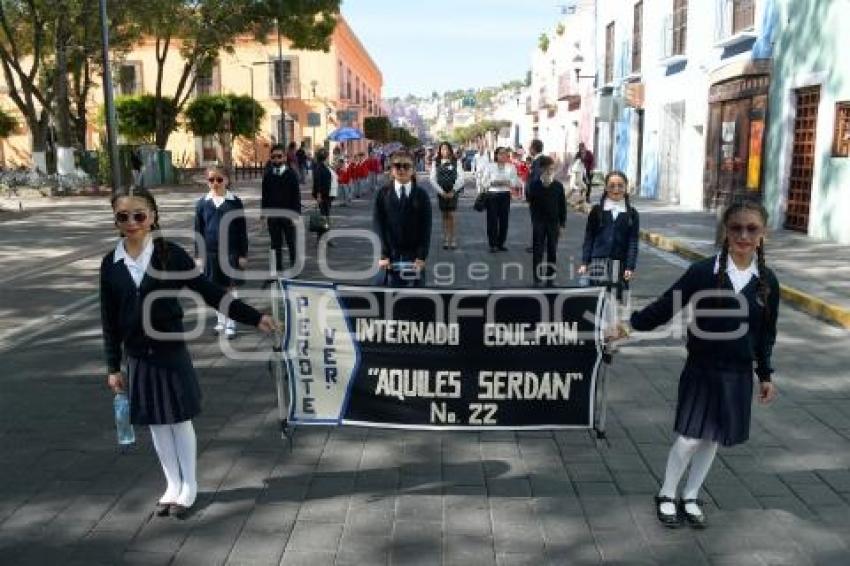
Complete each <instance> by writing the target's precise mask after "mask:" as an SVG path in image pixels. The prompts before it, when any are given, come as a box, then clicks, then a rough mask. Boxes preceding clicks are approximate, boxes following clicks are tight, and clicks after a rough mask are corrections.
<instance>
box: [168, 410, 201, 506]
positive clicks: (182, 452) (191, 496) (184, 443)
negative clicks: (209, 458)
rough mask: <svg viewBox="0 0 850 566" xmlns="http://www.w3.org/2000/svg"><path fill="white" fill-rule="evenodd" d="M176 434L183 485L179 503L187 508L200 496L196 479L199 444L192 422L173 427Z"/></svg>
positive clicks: (175, 440)
mask: <svg viewBox="0 0 850 566" xmlns="http://www.w3.org/2000/svg"><path fill="white" fill-rule="evenodd" d="M171 430H172V432H173V433H174V445H175V447H176V448H177V461H178V463H179V464H180V476H181V479H182V485H181V486H180V494H179V495H178V496H177V501H176V502H177V503H179V504H180V505H183V506H185V507H191V506H192V504H194V503H195V496H196V495H197V494H198V480H197V479H196V478H195V461H196V459H197V444H196V441H195V427H193V426H192V421H183V422H182V423H177V424H174V425H171Z"/></svg>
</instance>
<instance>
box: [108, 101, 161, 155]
mask: <svg viewBox="0 0 850 566" xmlns="http://www.w3.org/2000/svg"><path fill="white" fill-rule="evenodd" d="M166 107H169V108H171V107H173V103H172V101H171V99H166ZM155 108H156V99H155V98H154V96H153V95H151V94H140V95H136V96H119V97H118V98H116V99H115V113H116V115H117V117H118V133H119V134H121V135H122V136H124V137H125V138H127V140H128V141H129V142H131V143H145V144H149V143H153V141H154V138H155V137H156V121H155V120H154V111H155ZM102 112H103V110H102Z"/></svg>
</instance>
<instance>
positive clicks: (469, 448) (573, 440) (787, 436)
mask: <svg viewBox="0 0 850 566" xmlns="http://www.w3.org/2000/svg"><path fill="white" fill-rule="evenodd" d="M240 192H241V193H242V194H243V195H245V196H247V197H248V200H249V203H250V202H256V200H252V199H255V198H256V187H253V188H251V187H249V188H247V189H245V190H243V191H240ZM163 204H164V207H165V208H167V209H168V210H169V211H170V212H169V215H168V217H167V223H168V224H169V225H178V224H179V223H180V222H181V221H183V222H185V221H186V220H187V219H188V216H189V215H190V213H191V207H190V206H189V204H188V197H187V196H178V197H174V198H172V197H168V198H164V199H163ZM461 207H462V212H461V219H460V226H461V232H460V237H459V240H460V244H461V249H460V250H457V251H453V252H451V251H444V250H442V249H439V246H436V248H435V249H434V253H433V255H432V257H431V258H430V263H431V266H432V271H431V276H432V279H433V278H436V277H437V275H438V274H437V271H436V264H437V263H438V262H441V261H448V260H450V259H452V260H455V266H456V267H455V269H456V273H458V274H460V277H459V279H458V280H457V281H456V285H459V286H465V285H467V284H472V283H473V282H472V281H469V280H468V274H467V271H466V266H468V264H469V263H470V262H473V261H479V262H485V263H486V264H487V265H488V266H489V267H490V268H491V277H490V279H489V281H488V282H487V284H489V285H491V286H518V285H523V284H527V283H528V282H529V281H530V275H528V274H526V277H525V281H522V280H519V279H518V278H517V276H516V275H515V270H513V269H512V268H511V269H509V273H508V277H507V278H503V277H501V275H502V263H503V262H518V263H520V264H524V265H527V264H528V263H530V260H529V256H528V254H526V253H525V252H524V251H523V248H524V247H525V246H526V245H527V241H528V239H529V236H528V233H529V230H528V228H529V226H528V225H529V222H528V213H527V211H526V209H524V208H523V207H522V206H517V207H515V208H514V209H513V210H512V218H511V222H512V227H511V235H510V237H509V247H510V248H511V251H510V252H508V253H507V254H498V255H496V256H493V255H491V254H489V253H487V252H486V246H485V237H484V232H483V216H481V215H478V214H476V213H474V212H472V211H471V199H467V200H465V201H463V202H462V205H461ZM335 213H336V217H335V225H336V226H337V227H358V226H359V227H363V226H366V225H368V219H369V216H370V212H369V208H368V204H367V203H365V202H363V201H361V202H357V203H355V205H354V206H353V207H351V208H347V209H345V208H339V209H337V210H336V211H335ZM103 214H106V215H107V216H106V219H103V218H102V217H101V215H103ZM60 216H61V215H60ZM31 218H32V217H31ZM80 219H81V220H80V223H79V226H78V227H73V226H71V227H68V228H69V230H70V231H71V232H73V231H74V230H80V234H78V237H80V238H83V239H85V240H87V241H88V239H89V238H92V239H94V241H93V242H92V243H93V244H94V243H97V244H98V245H99V244H100V243H103V245H104V249H107V248H108V244H107V243H104V242H102V241H98V239H101V240H102V239H103V238H104V237H106V236H108V235H109V227H108V225H109V220H108V211H107V210H106V209H105V208H103V207H102V206H100V207H91V210H89V211H88V212H81V215H80ZM583 224H584V219H583V218H581V217H579V216H574V215H571V216H570V219H569V226H568V231H567V236H566V238H565V240H564V241H563V242H562V246H561V251H560V253H561V258H562V259H563V260H566V259H567V258H568V257H569V256H570V253H573V252H574V251H575V250H577V248H578V243H579V238H580V235H581V233H582V230H583ZM8 228H13V229H15V230H17V229H18V225H16V224H14V223H4V225H3V226H2V231H0V257H3V260H2V265H3V270H2V273H3V276H7V274H8V273H10V271H7V267H6V266H7V265H8V263H7V262H11V260H8V258H9V257H12V256H14V255H15V254H10V255H4V254H7V252H9V247H8V246H20V245H21V244H20V242H19V241H18V243H14V242H13V243H11V244H7V243H6V239H5V238H6V235H7V234H9V231H8ZM64 229H65V227H64V226H63V224H62V223H61V222H55V223H50V224H47V223H45V224H44V230H43V233H42V234H41V237H42V238H43V242H45V243H49V242H53V241H63V239H65V238H66V237H68V238H69V239H68V240H67V241H70V236H66V233H65V232H64ZM310 242H311V243H312V242H313V240H312V239H311V240H310ZM434 242H435V245H436V244H438V243H439V220H438V219H435V237H434ZM267 245H268V244H267V239H266V237H265V235H264V234H262V232H258V233H257V234H256V235H255V236H254V237H253V238H252V245H251V263H252V265H254V266H261V265H263V262H264V261H265V257H266V249H265V248H266V246H267ZM43 247H49V246H40V247H39V248H37V249H33V250H32V252H28V253H27V254H26V258H24V259H21V260H20V261H26V262H27V263H26V267H22V266H24V264H23V263H21V264H14V265H12V267H11V271H13V272H14V271H21V272H23V270H24V269H36V271H35V273H36V274H35V275H32V276H21V277H19V278H18V279H17V280H16V281H15V283H14V285H13V286H6V285H3V284H2V283H0V285H2V287H0V312H2V320H3V328H2V331H4V332H7V333H8V332H11V334H7V341H6V348H5V349H0V368H2V370H0V375H1V376H2V377H0V380H2V384H1V385H0V386H2V389H0V391H2V393H0V563H3V564H80V565H82V564H85V565H91V564H117V563H128V564H132V563H139V564H195V563H196V564H203V565H209V564H224V563H227V564H278V563H282V564H286V565H293V564H304V565H310V566H320V565H323V564H388V563H389V564H500V565H501V564H535V565H537V564H547V563H548V564H596V563H600V562H603V561H604V562H607V563H616V564H623V563H628V564H631V563H636V564H637V563H643V564H655V563H659V564H679V563H681V564H734V565H739V564H795V565H796V564H846V563H848V561H850V550H848V549H850V508H848V505H850V470H848V466H850V372H848V369H847V368H848V367H850V352H848V349H847V347H846V345H847V343H848V341H847V338H848V333H847V332H846V331H842V330H838V329H835V328H834V327H832V326H829V325H827V324H824V323H821V322H818V321H816V320H814V319H812V318H810V317H808V316H806V315H804V314H802V313H799V312H796V311H793V310H790V309H785V310H784V311H783V312H782V315H781V320H780V335H779V343H778V345H777V348H776V353H775V362H776V366H777V367H778V370H779V373H778V375H777V382H778V384H779V387H780V391H781V394H782V395H781V397H780V399H779V400H778V401H777V402H776V403H775V404H774V405H772V406H770V407H768V408H762V407H758V408H756V409H755V410H754V421H753V430H752V440H751V441H750V442H749V443H747V444H745V445H743V446H739V447H735V448H732V449H721V451H720V453H719V456H718V459H717V461H716V463H715V466H714V468H713V470H712V472H711V474H710V475H709V478H708V481H707V485H706V487H707V493H706V494H705V498H706V499H707V500H708V501H709V504H708V513H709V516H710V520H711V522H712V525H711V527H710V528H709V529H708V530H706V531H704V532H701V533H700V532H695V531H690V530H679V531H669V530H665V529H663V528H661V527H660V526H659V525H658V524H657V523H656V521H655V519H654V515H653V508H652V504H651V495H652V494H653V493H654V492H655V491H656V490H657V488H658V484H659V478H660V475H661V473H662V472H663V466H664V459H665V456H666V451H667V449H668V446H669V443H670V441H671V439H672V433H671V421H672V415H673V405H674V402H675V392H676V380H677V377H678V373H679V370H680V368H681V364H682V361H683V359H684V352H683V348H682V346H681V343H680V342H677V341H673V340H666V341H661V342H653V343H641V344H635V345H632V346H628V347H624V348H623V349H622V350H621V352H620V353H619V354H618V356H617V358H616V360H615V363H614V365H613V366H612V369H611V372H610V376H611V381H610V401H611V402H610V405H609V406H610V411H609V442H608V443H602V444H599V443H597V442H596V441H595V440H594V439H593V438H592V437H591V436H590V435H589V434H588V433H585V432H558V433H510V432H490V433H433V432H427V433H426V432H403V431H379V430H361V429H354V428H340V429H322V428H310V429H306V428H305V429H299V430H298V432H297V435H296V439H295V443H294V447H293V449H292V450H290V449H289V448H288V447H287V446H286V445H285V444H284V443H282V442H281V440H280V439H279V437H278V435H277V433H276V408H275V400H274V390H273V387H272V383H271V381H270V377H269V375H268V373H267V370H266V367H265V365H264V364H262V363H254V364H247V363H240V364H236V363H234V362H231V361H230V360H228V359H226V358H225V357H224V356H223V355H222V354H221V350H220V348H219V346H218V344H217V342H216V341H215V340H214V338H212V337H211V336H205V337H203V338H202V339H199V340H198V341H196V342H194V343H193V344H192V347H191V348H192V352H193V357H194V359H195V361H196V364H197V366H198V368H199V372H200V378H201V383H202V387H203V390H204V396H205V398H204V413H203V414H202V415H201V416H200V417H199V418H198V419H197V421H196V428H197V431H198V449H199V465H198V469H199V479H200V487H201V495H200V497H199V500H198V504H197V512H196V513H195V514H194V515H193V516H192V517H191V518H190V519H188V520H187V521H185V522H182V523H181V522H177V521H174V520H169V519H157V518H152V517H151V510H152V504H153V503H154V501H155V499H156V497H157V496H158V495H159V493H160V492H161V489H162V478H161V471H160V469H159V466H158V463H157V461H156V458H155V456H154V454H153V450H152V448H151V446H150V439H149V436H148V435H147V434H146V433H145V431H138V433H139V442H138V443H137V446H136V447H134V448H133V449H131V450H130V451H128V452H127V453H119V452H118V451H117V450H116V448H115V446H114V429H113V424H112V420H111V418H112V416H111V402H110V401H111V400H110V397H109V395H108V393H107V392H106V390H105V389H104V387H103V381H104V378H103V373H104V368H103V362H102V356H101V353H100V352H101V346H100V330H99V323H98V319H97V315H98V313H97V309H96V307H95V306H94V305H93V304H91V305H89V306H88V307H87V308H83V309H81V310H78V311H77V310H75V311H73V312H69V313H65V314H63V313H62V312H61V311H60V309H63V308H67V305H68V304H69V303H74V302H75V301H80V300H82V299H84V298H85V297H87V296H90V295H91V294H92V293H93V292H95V291H96V288H95V277H94V274H95V273H96V269H97V264H98V262H99V257H100V254H101V251H103V250H98V251H97V253H96V255H95V256H94V257H93V258H83V259H79V260H75V261H74V262H72V263H70V264H68V265H67V266H65V267H56V268H55V269H53V268H52V267H51V265H52V264H51V263H50V260H48V259H44V258H46V257H47V256H43V255H39V254H45V253H46V251H44V250H42V249H41V248H43ZM309 250H310V259H309V260H308V265H307V269H306V271H305V274H304V278H313V277H316V276H317V275H318V271H317V268H316V264H315V250H314V248H313V246H312V245H311V246H309ZM362 250H363V246H362V243H359V242H340V243H339V245H338V246H337V247H335V248H332V249H331V250H330V258H331V263H332V264H334V265H339V266H340V267H343V266H352V267H353V266H358V267H361V268H362V267H364V265H363V264H364V260H363V258H362ZM71 252H73V250H69V252H66V253H71ZM18 253H19V252H18ZM44 267H47V268H48V269H47V270H42V269H41V268H44ZM682 269H683V263H682V262H681V260H678V259H677V258H673V257H671V256H669V255H667V254H663V253H659V252H654V251H653V250H650V249H648V248H642V251H641V257H640V262H639V269H638V275H639V278H638V279H637V280H636V282H635V284H634V295H635V297H636V299H635V301H636V303H642V302H645V301H646V300H647V299H648V297H650V296H653V295H655V294H657V293H658V292H660V291H661V290H663V288H664V286H665V285H667V284H668V283H669V282H670V281H672V280H673V279H674V278H675V277H676V276H677V275H678V274H679V273H681V271H682ZM564 271H565V270H564ZM440 273H445V272H440ZM566 275H567V274H566V273H562V277H563V278H565V277H566ZM562 282H566V279H564V280H563V281H562ZM479 285H480V284H479ZM12 288H20V289H21V292H20V293H10V292H9V290H10V289H12ZM45 297H50V299H49V300H46V299H45ZM28 313H33V314H32V316H30V315H29V314H28ZM54 316H60V317H61V316H66V317H67V318H66V319H61V318H59V319H57V320H58V322H54V323H53V324H52V325H51V323H50V320H51V317H54ZM28 317H29V318H30V319H31V320H38V321H40V322H39V326H38V328H36V329H33V328H30V329H25V330H26V332H29V334H26V332H24V333H21V331H20V330H18V328H17V327H18V326H19V325H20V324H21V321H24V320H26V319H27V318H28ZM10 320H11V321H12V324H9V321H10ZM34 330H37V331H38V333H37V334H36V335H34V336H33V335H32V332H33V331H34ZM236 345H237V346H238V347H240V348H244V349H247V350H268V349H269V346H270V343H269V341H268V339H266V338H262V337H260V336H258V335H256V334H253V333H251V332H250V331H247V330H245V331H244V332H243V333H242V334H241V335H240V337H239V339H238V340H237V342H236Z"/></svg>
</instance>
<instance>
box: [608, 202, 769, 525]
mask: <svg viewBox="0 0 850 566" xmlns="http://www.w3.org/2000/svg"><path fill="white" fill-rule="evenodd" d="M766 225H767V211H766V210H765V208H764V207H763V206H762V205H761V204H760V203H757V202H754V201H747V200H745V201H741V202H738V203H735V204H733V205H732V206H730V207H729V208H728V209H727V210H726V211H725V213H724V214H723V218H722V222H721V228H722V233H723V234H724V240H723V248H722V250H721V251H720V253H719V254H718V255H717V256H715V257H711V258H708V259H705V260H702V261H698V262H696V263H694V264H693V265H691V267H690V268H689V269H688V270H687V271H686V272H685V274H684V275H683V276H682V277H681V278H680V279H679V280H678V281H677V282H676V283H674V284H673V286H672V287H670V288H669V289H668V290H667V291H665V292H664V294H663V295H662V296H661V297H660V298H659V299H658V300H656V301H655V302H654V303H652V304H651V305H649V306H647V307H646V308H645V309H643V310H642V311H640V312H636V313H634V314H632V316H631V326H632V328H634V329H635V330H643V331H648V330H652V329H654V328H656V327H658V326H660V325H662V324H665V323H666V322H667V321H669V320H670V319H671V318H672V317H673V315H674V314H675V313H676V311H677V310H678V309H680V308H684V306H686V305H687V304H688V303H689V302H692V303H693V307H694V320H693V321H692V322H691V324H690V325H689V327H688V342H687V349H688V358H687V361H686V362H685V367H684V369H683V370H682V375H681V377H680V378H679V396H678V401H677V404H676V421H675V430H676V432H677V433H678V436H677V437H676V441H675V442H674V444H673V447H672V448H671V449H670V454H669V456H668V458H667V468H666V472H665V475H664V484H663V485H662V487H661V490H660V492H659V493H658V495H657V496H656V497H655V504H656V513H657V515H658V519H659V520H660V521H661V522H662V523H663V524H664V525H666V526H668V527H677V526H679V525H680V524H681V523H682V522H683V521H685V522H686V523H688V524H689V525H691V526H692V527H695V528H704V527H705V525H706V519H705V514H704V512H703V509H702V501H700V499H699V498H698V495H699V490H700V487H702V484H703V481H704V480H705V478H706V476H707V475H708V471H709V469H710V468H711V464H712V462H713V461H714V456H715V454H716V452H717V447H718V444H723V445H724V446H733V445H736V444H740V443H742V442H745V441H746V440H747V439H748V438H749V433H750V409H751V405H752V399H753V370H754V369H755V374H756V376H757V377H758V383H759V395H758V400H759V402H761V403H769V402H770V401H772V400H773V399H774V397H775V396H776V388H775V386H774V385H773V383H772V381H771V374H772V373H773V368H772V366H771V354H772V351H773V345H774V342H775V341H776V319H777V314H778V309H779V282H778V281H777V279H776V276H775V275H774V273H773V271H771V270H770V269H768V268H767V266H766V265H765V256H764V236H765V227H766ZM628 334H629V331H628V328H627V327H626V326H621V327H620V329H619V337H625V336H628ZM754 366H755V368H754ZM689 464H690V472H689V473H688V478H687V481H686V483H685V486H684V489H683V491H682V493H681V498H679V499H677V489H678V485H679V481H680V480H681V478H682V476H683V475H684V472H685V469H686V468H687V467H688V465H689Z"/></svg>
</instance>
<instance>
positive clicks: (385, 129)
mask: <svg viewBox="0 0 850 566" xmlns="http://www.w3.org/2000/svg"><path fill="white" fill-rule="evenodd" d="M391 128H392V124H391V123H390V119H389V118H387V117H386V116H368V117H366V118H365V119H364V120H363V133H364V134H365V135H366V137H367V138H368V139H370V140H374V141H376V142H379V143H386V142H387V141H389V139H390V129H391Z"/></svg>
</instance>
